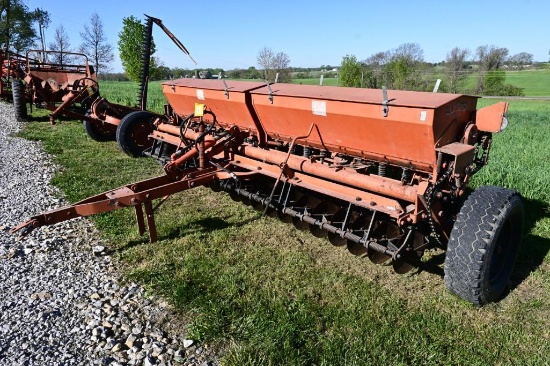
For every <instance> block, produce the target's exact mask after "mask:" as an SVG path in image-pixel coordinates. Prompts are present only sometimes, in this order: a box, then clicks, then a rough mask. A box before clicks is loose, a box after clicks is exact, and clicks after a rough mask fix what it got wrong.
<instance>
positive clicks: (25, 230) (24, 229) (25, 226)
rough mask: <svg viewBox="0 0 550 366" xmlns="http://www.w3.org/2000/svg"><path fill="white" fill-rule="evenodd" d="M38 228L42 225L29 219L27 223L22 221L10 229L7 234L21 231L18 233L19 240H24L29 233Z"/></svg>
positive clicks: (35, 220)
mask: <svg viewBox="0 0 550 366" xmlns="http://www.w3.org/2000/svg"><path fill="white" fill-rule="evenodd" d="M40 226H42V225H40V222H39V221H38V220H37V219H35V218H30V219H28V220H27V221H24V222H22V223H20V224H19V225H17V226H14V227H12V228H11V229H10V231H9V233H10V234H14V233H16V232H18V231H19V230H21V232H20V233H19V238H24V237H25V236H27V235H29V234H30V233H31V231H33V230H34V229H36V228H37V227H40Z"/></svg>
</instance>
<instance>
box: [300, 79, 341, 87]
mask: <svg viewBox="0 0 550 366" xmlns="http://www.w3.org/2000/svg"><path fill="white" fill-rule="evenodd" d="M319 82H320V78H307V79H292V83H293V84H306V85H319ZM323 85H325V86H338V78H324V79H323Z"/></svg>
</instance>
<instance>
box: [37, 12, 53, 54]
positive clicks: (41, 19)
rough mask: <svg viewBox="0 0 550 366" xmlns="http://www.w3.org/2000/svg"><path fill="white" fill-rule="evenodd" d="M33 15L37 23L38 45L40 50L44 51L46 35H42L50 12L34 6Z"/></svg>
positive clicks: (48, 20)
mask: <svg viewBox="0 0 550 366" xmlns="http://www.w3.org/2000/svg"><path fill="white" fill-rule="evenodd" d="M33 15H34V17H35V19H36V22H37V23H38V33H39V37H40V45H41V46H42V52H44V51H45V50H46V37H45V36H44V29H46V28H48V26H49V25H50V14H48V12H47V11H44V10H42V9H40V8H36V9H34V12H33ZM44 56H45V55H44ZM44 58H45V57H44Z"/></svg>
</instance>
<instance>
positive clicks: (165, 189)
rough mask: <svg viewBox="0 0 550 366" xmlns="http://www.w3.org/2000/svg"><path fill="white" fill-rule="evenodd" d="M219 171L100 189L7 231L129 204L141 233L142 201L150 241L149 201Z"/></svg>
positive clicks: (26, 230) (25, 230)
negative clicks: (78, 200)
mask: <svg viewBox="0 0 550 366" xmlns="http://www.w3.org/2000/svg"><path fill="white" fill-rule="evenodd" d="M219 173H223V174H224V175H225V174H226V173H225V172H223V171H222V170H219V169H216V168H208V169H203V170H200V171H199V170H198V169H195V168H193V169H188V170H186V171H185V172H182V174H184V176H183V178H181V179H176V177H174V176H170V175H163V176H160V177H156V178H152V179H148V180H144V181H141V182H137V183H132V184H129V185H126V186H123V187H120V188H117V189H114V190H111V191H107V192H103V193H101V194H98V195H96V196H93V197H90V198H87V199H85V200H82V201H80V202H77V203H75V204H73V205H69V206H65V207H62V208H58V209H56V210H52V211H48V212H45V213H43V214H40V215H36V216H33V217H31V218H30V219H28V220H27V221H25V222H23V223H21V224H19V225H17V226H16V227H14V228H12V229H11V230H10V234H13V233H15V232H17V231H19V230H22V231H21V236H26V235H28V234H29V233H30V232H31V231H32V230H34V229H35V228H37V227H40V226H44V225H52V224H56V223H58V222H62V221H67V220H70V219H74V218H76V217H84V216H91V215H94V214H97V213H100V212H109V211H114V210H118V209H120V208H124V207H128V206H135V207H136V214H137V216H138V217H137V220H138V226H139V229H140V233H143V231H144V224H143V216H141V217H140V215H139V214H140V213H141V215H143V213H142V208H141V204H144V206H145V212H146V214H147V221H148V223H149V234H150V239H151V242H155V241H156V230H155V228H154V218H153V210H152V206H151V201H152V200H154V199H157V198H161V197H166V196H169V195H172V194H174V193H177V192H181V191H185V190H187V189H190V188H194V187H197V186H201V185H205V184H209V183H210V182H212V181H213V180H214V178H216V176H217V175H218V174H219Z"/></svg>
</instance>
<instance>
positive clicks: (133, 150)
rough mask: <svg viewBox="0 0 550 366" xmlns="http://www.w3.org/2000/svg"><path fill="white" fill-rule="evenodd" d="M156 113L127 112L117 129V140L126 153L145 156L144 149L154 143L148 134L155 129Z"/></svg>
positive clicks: (133, 155)
mask: <svg viewBox="0 0 550 366" xmlns="http://www.w3.org/2000/svg"><path fill="white" fill-rule="evenodd" d="M155 118H156V115H155V114H153V113H151V112H147V111H135V112H132V113H129V114H127V115H126V116H125V117H124V118H123V119H122V121H121V122H120V124H119V125H118V127H117V130H116V141H117V142H118V145H119V146H120V148H121V149H122V151H124V152H125V153H126V154H128V155H130V156H132V157H136V158H137V157H140V156H143V151H144V150H145V149H147V148H149V147H151V146H152V145H153V141H152V140H150V139H148V138H147V136H149V134H150V133H151V132H153V130H154V129H155V127H154V125H153V122H154V120H155Z"/></svg>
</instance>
